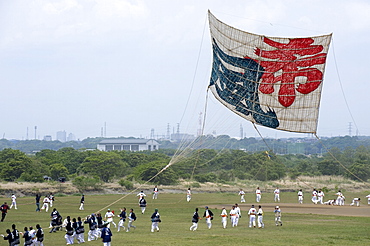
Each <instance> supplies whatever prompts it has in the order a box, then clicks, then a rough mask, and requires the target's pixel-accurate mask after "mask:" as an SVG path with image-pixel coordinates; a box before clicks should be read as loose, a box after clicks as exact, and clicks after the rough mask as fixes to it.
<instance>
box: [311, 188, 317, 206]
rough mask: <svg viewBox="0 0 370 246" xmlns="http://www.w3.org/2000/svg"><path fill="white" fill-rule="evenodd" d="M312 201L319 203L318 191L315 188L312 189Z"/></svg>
mask: <svg viewBox="0 0 370 246" xmlns="http://www.w3.org/2000/svg"><path fill="white" fill-rule="evenodd" d="M311 200H312V202H313V203H315V204H317V202H318V200H317V191H316V190H313V191H312V199H311Z"/></svg>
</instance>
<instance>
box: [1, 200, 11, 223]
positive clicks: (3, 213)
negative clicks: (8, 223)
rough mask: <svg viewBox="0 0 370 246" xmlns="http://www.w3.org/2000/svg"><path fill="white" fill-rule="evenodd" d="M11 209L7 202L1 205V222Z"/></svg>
mask: <svg viewBox="0 0 370 246" xmlns="http://www.w3.org/2000/svg"><path fill="white" fill-rule="evenodd" d="M9 209H10V207H9V206H8V204H7V203H6V202H4V204H3V205H1V207H0V210H1V222H3V221H4V219H5V216H6V214H7V213H8V210H9Z"/></svg>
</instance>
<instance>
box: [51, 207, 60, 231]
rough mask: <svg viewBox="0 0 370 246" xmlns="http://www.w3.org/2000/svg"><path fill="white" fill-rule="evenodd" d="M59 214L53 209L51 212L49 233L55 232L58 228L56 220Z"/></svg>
mask: <svg viewBox="0 0 370 246" xmlns="http://www.w3.org/2000/svg"><path fill="white" fill-rule="evenodd" d="M59 217H60V214H59V212H58V210H57V209H56V208H53V212H51V214H50V218H51V221H50V228H51V230H50V232H56V231H57V226H58V220H59Z"/></svg>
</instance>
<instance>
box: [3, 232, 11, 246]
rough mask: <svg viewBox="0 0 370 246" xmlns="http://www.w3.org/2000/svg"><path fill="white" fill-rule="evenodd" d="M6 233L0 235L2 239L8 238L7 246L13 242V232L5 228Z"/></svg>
mask: <svg viewBox="0 0 370 246" xmlns="http://www.w3.org/2000/svg"><path fill="white" fill-rule="evenodd" d="M6 233H7V235H6V236H5V235H2V234H1V236H2V237H3V238H4V240H8V242H9V246H12V245H13V242H14V237H13V233H12V232H11V231H10V229H6Z"/></svg>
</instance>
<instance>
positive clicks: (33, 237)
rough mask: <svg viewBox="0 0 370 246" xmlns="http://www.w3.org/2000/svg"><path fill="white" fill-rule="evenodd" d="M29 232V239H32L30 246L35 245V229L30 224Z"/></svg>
mask: <svg viewBox="0 0 370 246" xmlns="http://www.w3.org/2000/svg"><path fill="white" fill-rule="evenodd" d="M29 234H30V236H31V240H32V244H31V245H32V246H34V245H36V242H37V238H36V230H35V229H33V227H32V226H30V230H29Z"/></svg>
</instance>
